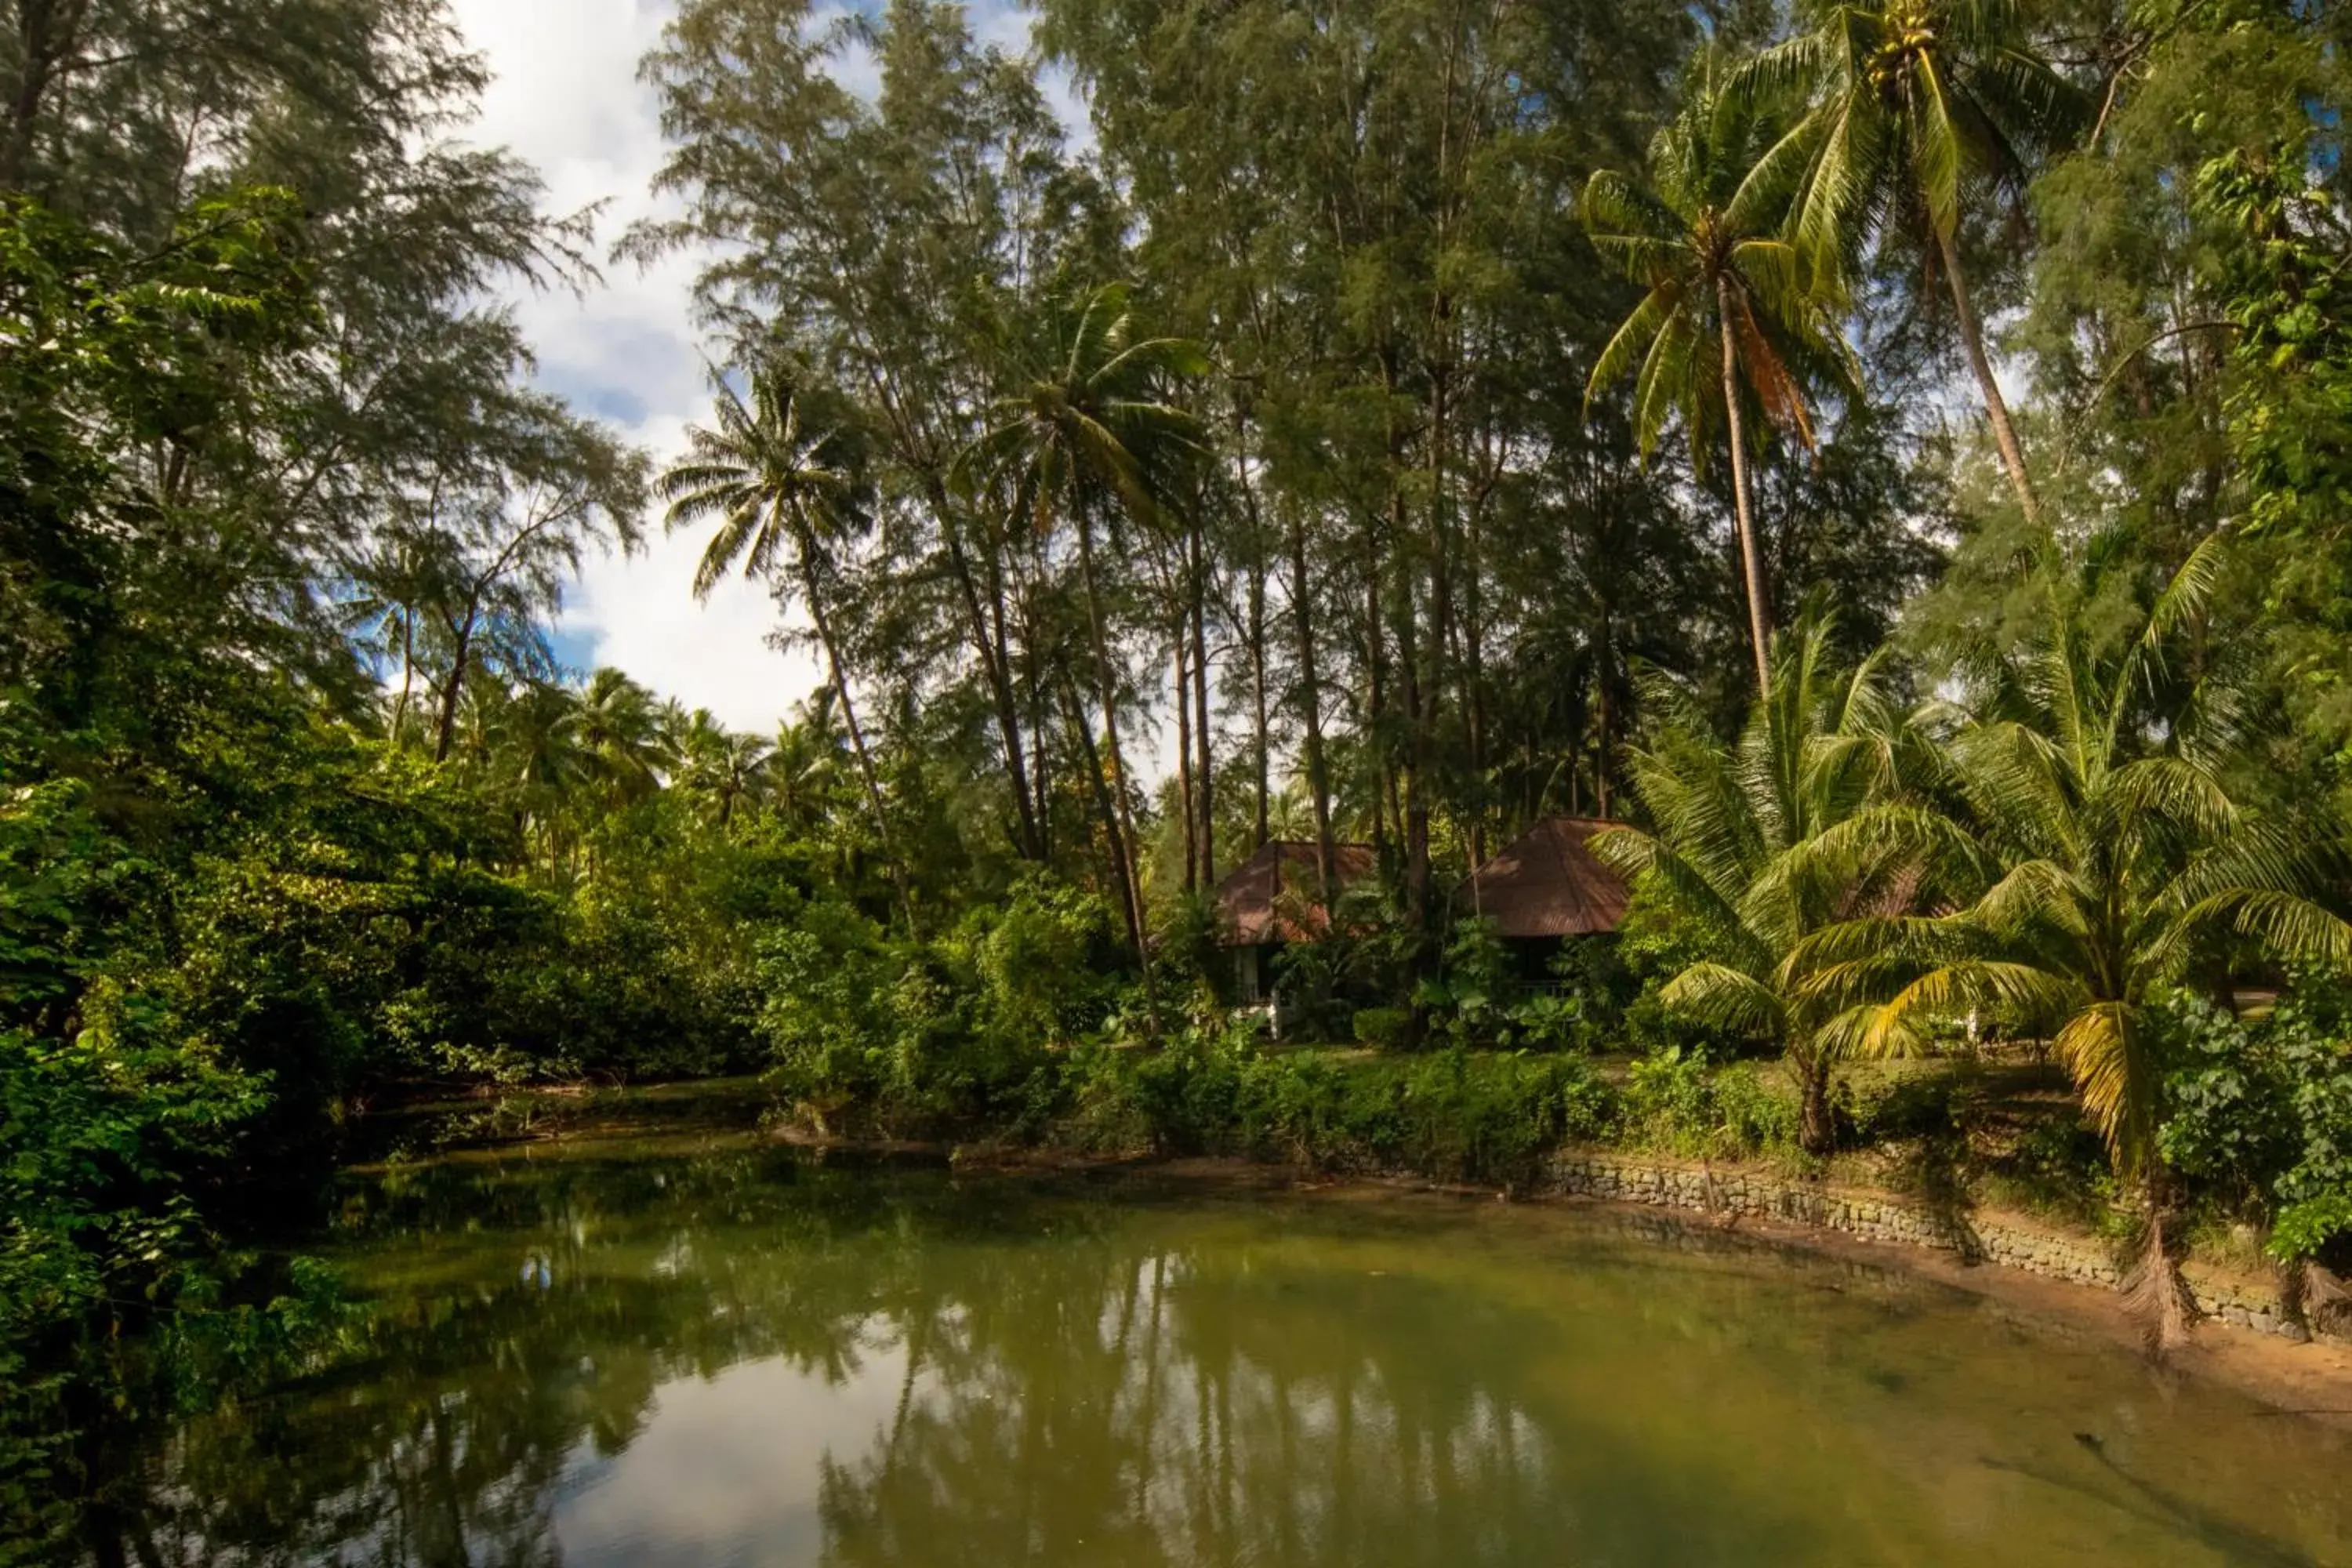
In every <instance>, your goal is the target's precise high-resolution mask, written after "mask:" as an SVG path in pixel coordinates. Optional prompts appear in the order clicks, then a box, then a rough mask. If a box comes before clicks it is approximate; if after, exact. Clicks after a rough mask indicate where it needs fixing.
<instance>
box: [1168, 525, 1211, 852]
mask: <svg viewBox="0 0 2352 1568" xmlns="http://www.w3.org/2000/svg"><path fill="white" fill-rule="evenodd" d="M1208 553H1209V552H1208V549H1207V547H1206V544H1205V542H1203V541H1202V538H1201V534H1200V525H1199V524H1198V523H1197V522H1196V523H1194V525H1193V532H1192V736H1193V742H1194V743H1195V744H1196V745H1198V746H1199V747H1200V749H1201V771H1200V773H1199V775H1198V777H1197V780H1196V784H1197V787H1198V788H1199V790H1200V801H1201V885H1202V887H1203V888H1213V887H1215V886H1216V885H1217V759H1216V753H1215V750H1214V747H1213V740H1214V737H1213V735H1212V734H1211V733H1210V730H1209V598H1208V577H1209V563H1208ZM1176 700H1178V701H1180V702H1181V701H1182V700H1184V694H1183V693H1182V692H1181V691H1180V692H1178V693H1177V694H1176Z"/></svg>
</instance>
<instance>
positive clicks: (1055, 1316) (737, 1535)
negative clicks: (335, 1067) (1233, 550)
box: [87, 1144, 2352, 1568]
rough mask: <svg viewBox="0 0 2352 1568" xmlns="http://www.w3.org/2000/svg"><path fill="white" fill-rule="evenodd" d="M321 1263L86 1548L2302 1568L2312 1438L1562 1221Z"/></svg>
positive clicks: (487, 1183)
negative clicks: (341, 1325)
mask: <svg viewBox="0 0 2352 1568" xmlns="http://www.w3.org/2000/svg"><path fill="white" fill-rule="evenodd" d="M1489 1206H1490V1207H1491V1205H1489ZM344 1230H345V1240H344V1243H343V1247H342V1254H341V1255H342V1257H343V1258H344V1259H345V1261H346V1262H347V1264H348V1265H349V1267H350V1268H352V1272H353V1274H354V1276H355V1278H356V1279H358V1280H359V1281H360V1282H361V1283H362V1287H363V1288H364V1289H366V1291H367V1292H368V1293H369V1295H370V1297H371V1299H372V1300H373V1302H374V1304H375V1306H374V1310H373V1312H372V1313H371V1314H369V1315H368V1316H367V1317H366V1318H365V1319H364V1320H362V1321H359V1322H356V1323H354V1324H353V1326H352V1329H351V1331H349V1333H348V1334H347V1336H346V1337H345V1340H344V1342H342V1343H341V1345H340V1346H339V1347H338V1348H337V1350H336V1352H334V1353H333V1354H332V1355H331V1356H326V1357H322V1358H321V1360H320V1364H318V1365H317V1366H315V1367H314V1368H312V1369H310V1371H309V1372H308V1373H306V1374H305V1375H304V1376H302V1377H300V1378H299V1379H296V1380H294V1381H292V1382H290V1383H289V1384H284V1385H282V1386H278V1387H275V1388H271V1389H267V1390H256V1391H247V1393H246V1394H244V1396H242V1397H237V1398H233V1399H229V1400H226V1401H224V1402H223V1403H222V1404H221V1405H220V1406H219V1407H218V1408H215V1409H213V1410H210V1411H208V1412H206V1413H205V1414H203V1415H199V1416H196V1417H194V1418H192V1419H189V1420H187V1421H185V1422H184V1423H183V1424H182V1425H180V1426H178V1427H177V1428H176V1429H175V1430H174V1432H173V1436H172V1437H171V1439H170V1440H169V1442H168V1443H167V1444H166V1445H164V1446H163V1447H161V1448H160V1449H158V1450H155V1451H152V1452H148V1453H144V1454H140V1455H136V1456H129V1457H126V1462H125V1464H124V1466H123V1473H122V1474H121V1478H120V1479H119V1480H118V1482H117V1483H116V1484H114V1485H113V1486H111V1487H110V1488H109V1489H108V1491H107V1494H106V1496H105V1499H104V1500H103V1503H102V1505H101V1506H99V1507H96V1508H93V1509H92V1510H90V1512H89V1516H88V1526H89V1528H88V1536H87V1540H88V1552H89V1561H91V1562H94V1563H106V1564H111V1563H142V1564H181V1563H185V1564H194V1563H230V1564H244V1563H251V1564H265V1563H266V1564H280V1563H284V1564H295V1563H352V1564H359V1563H369V1564H383V1565H392V1564H404V1565H405V1564H414V1565H417V1568H440V1565H444V1564H467V1565H478V1568H492V1565H500V1568H503V1565H524V1564H555V1563H565V1564H569V1565H571V1568H583V1565H590V1564H624V1563H665V1564H668V1563H681V1564H696V1563H712V1564H717V1563H828V1564H841V1565H844V1568H848V1565H860V1568H863V1565H874V1568H879V1565H883V1564H890V1565H894V1568H933V1565H937V1568H947V1565H950V1564H974V1565H978V1564H990V1565H999V1564H1008V1563H1073V1564H1076V1563H1088V1564H1097V1563H1108V1564H1138V1565H1142V1564H1167V1565H1170V1568H1190V1565H1193V1564H1228V1563H1234V1564H1238V1563H1250V1564H1278V1565H1297V1568H1307V1565H1321V1564H1339V1563H1351V1564H1402V1563H1449V1564H1452V1563H1496V1564H1506V1563H1508V1564H1517V1563H1530V1564H1532V1563H1545V1564H1559V1563H1609V1564H1646V1563H1659V1564H1664V1563H1675V1564H1687V1563H1727V1564H1728V1563H1741V1564H1753V1563H1828V1562H1834V1563H1906V1564H1911V1563H1929V1564H1932V1563H1977V1562H1981V1561H1985V1560H1987V1559H1988V1558H1990V1557H1992V1556H1996V1555H1998V1556H1999V1557H2000V1558H2001V1559H2002V1560H2003V1561H2004V1562H2007V1563H2036V1562H2050V1563H2122V1562H2126V1561H2128V1562H2132V1563H2137V1564H2168V1563H2183V1564H2187V1563H2200V1564H2201V1563H2231V1562H2255V1563H2330V1562H2337V1563H2340V1562H2347V1561H2352V1518H2347V1513H2352V1507H2348V1506H2347V1501H2346V1500H2345V1499H2344V1498H2342V1497H2341V1496H2339V1495H2337V1494H2338V1491H2339V1483H2338V1479H2337V1478H2339V1477H2340V1476H2341V1475H2342V1474H2343V1473H2344V1470H2343V1468H2342V1467H2343V1466H2344V1463H2345V1461H2346V1460H2347V1458H2352V1449H2347V1445H2346V1444H2345V1443H2344V1442H2343V1441H2342V1440H2341V1439H2340V1438H2338V1437H2336V1436H2331V1435H2329V1434H2326V1433H2323V1432H2318V1431H2315V1430H2314V1429H2312V1428H2309V1427H2306V1426H2302V1425H2301V1424H2296V1423H2285V1422H2278V1421H2267V1422H2266V1421H2263V1420H2262V1419H2260V1418H2258V1417H2257V1416H2256V1415H2254V1413H2253V1412H2252V1411H2250V1410H2247V1409H2244V1408H2242V1407H2240V1406H2239V1405H2235V1404H2233V1403H2231V1402H2230V1401H2228V1400H2226V1399H2223V1398H2221V1397H2220V1396H2218V1395H2212V1394H2197V1393H2194V1392H2193V1391H2191V1392H2187V1393H2184V1392H2181V1391H2178V1390H2174V1391H2167V1390H2166V1389H2164V1388H2163V1387H2161V1386H2159V1385H2156V1384H2150V1383H2149V1382H2148V1381H2147V1378H2146V1377H2145V1376H2144V1374H2143V1373H2140V1372H2139V1371H2138V1370H2137V1368H2136V1367H2135V1366H2134V1365H2133V1364H2132V1363H2130V1362H2129V1361H2128V1360H2127V1359H2126V1358H2122V1357H2118V1356H2115V1355H2111V1354H2109V1353H2107V1352H2105V1351H2103V1350H2100V1349H2098V1348H2096V1347H2092V1346H2087V1345H2085V1346H2066V1345H2063V1344H2060V1345H2053V1344H2051V1343H2049V1342H2046V1341H2043V1340H2042V1339H2039V1338H2034V1337H2032V1336H2029V1335H2028V1334H2027V1333H2026V1332H2025V1331H2021V1330H2019V1329H2018V1328H2016V1327H2015V1326H2013V1325H2009V1324H2006V1323H2003V1322H2002V1321H1999V1320H1998V1319H1996V1318H1993V1317H1991V1316H1990V1315H1988V1314H1987V1313H1985V1312H1984V1311H1983V1310H1980V1309H1978V1308H1975V1307H1973V1306H1970V1305H1968V1304H1965V1303H1960V1302H1957V1301H1953V1300H1946V1299H1944V1298H1943V1297H1941V1296H1940V1295H1938V1294H1937V1293H1936V1292H1934V1291H1932V1290H1928V1289H1922V1288H1918V1287H1915V1286H1910V1285H1906V1284H1905V1283H1903V1282H1901V1281H1898V1280H1889V1279H1878V1278H1874V1277H1872V1276H1869V1275H1866V1274H1863V1273H1859V1272H1855V1271H1852V1270H1844V1269H1839V1268H1831V1267H1829V1266H1826V1265H1818V1264H1804V1263H1799V1262H1792V1261H1790V1260H1787V1259H1780V1258H1771V1257H1769V1256H1765V1255H1760V1254H1758V1253H1755V1252H1752V1251H1749V1250H1748V1249H1745V1248H1742V1247H1738V1246H1736V1245H1730V1244H1726V1243H1722V1242H1718V1241H1713V1240H1706V1239H1696V1238H1694V1239H1688V1240H1686V1241H1685V1250H1682V1251H1675V1250H1673V1249H1671V1248H1668V1247H1662V1246H1659V1245H1657V1244H1655V1243H1654V1241H1650V1240H1645V1239H1643V1238H1641V1237H1630V1236H1628V1235H1626V1234H1624V1233H1623V1232H1622V1229H1621V1228H1620V1227H1619V1226H1618V1224H1617V1222H1614V1221H1608V1220H1603V1219H1599V1218H1592V1217H1590V1216H1588V1217H1586V1218H1583V1219H1568V1220H1563V1219H1562V1217H1561V1216H1559V1215H1556V1214H1546V1215H1523V1214H1519V1213H1516V1212H1508V1213H1489V1212H1487V1211H1486V1209H1479V1210H1475V1211H1473V1210H1448V1211H1445V1212H1442V1213H1441V1212H1433V1211H1430V1210H1427V1209H1423V1208H1416V1207H1414V1206H1412V1205H1402V1206H1400V1205H1351V1204H1339V1203H1305V1204H1301V1203H1295V1202H1294V1203H1283V1204H1272V1203H1252V1202H1247V1201H1243V1200H1240V1199H1224V1200H1216V1201H1207V1202H1203V1201H1200V1200H1199V1199H1197V1198H1194V1199H1191V1200H1187V1201H1173V1200H1157V1199H1154V1198H1152V1197H1151V1196H1150V1195H1149V1194H1136V1193H1133V1192H1127V1193H1122V1194H1119V1195H1118V1202H1116V1203H1113V1202H1109V1201H1107V1200H1106V1199H1105V1197H1104V1196H1103V1195H1102V1194H1086V1193H1082V1192H1080V1193H1073V1192H1069V1191H1051V1190H1044V1189H1039V1188H1034V1187H1028V1186H1021V1185H1016V1184H1011V1183H1007V1182H1003V1181H982V1182H974V1183H966V1184H958V1183H954V1182H951V1181H950V1180H949V1179H948V1178H947V1177H946V1175H945V1174H944V1173H909V1172H905V1171H895V1172H894V1171H887V1170H883V1171H877V1170H840V1169H823V1168H815V1167H811V1166H807V1165H804V1164H803V1163H798V1162H796V1161H795V1160H794V1159H793V1157H792V1156H791V1155H789V1154H788V1153H785V1152H781V1151H774V1150H770V1149H764V1148H761V1147H758V1146H755V1145H750V1144H744V1145H741V1146H738V1147H733V1148H730V1149H726V1150H722V1151H720V1152H713V1153H707V1154H702V1155H698V1156H695V1157H692V1158H683V1159H680V1158H665V1159H642V1158H635V1157H630V1158H610V1159H569V1160H562V1161H559V1162H555V1163H540V1164H531V1165H522V1164H517V1163H508V1164H504V1165H498V1164H488V1163H480V1164H469V1165H450V1166H443V1167H436V1168H432V1169H428V1170H425V1171H422V1172H412V1173H408V1174H406V1175H404V1176H401V1177H396V1178H388V1179H386V1180H383V1181H380V1182H374V1183H370V1184H360V1185H357V1186H355V1187H354V1188H353V1189H352V1194H351V1201H350V1204H349V1205H348V1207H347V1209H346V1211H345V1215H344ZM2078 1433H2084V1434H2086V1435H2087V1436H2089V1437H2090V1438H2091V1441H2090V1442H2088V1443H2085V1442H2084V1441H2083V1440H2081V1439H2080V1438H2078V1436H2077V1434H2078Z"/></svg>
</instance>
